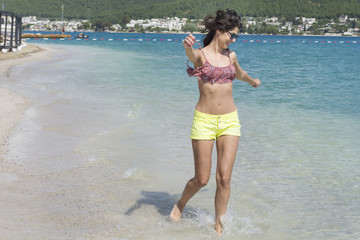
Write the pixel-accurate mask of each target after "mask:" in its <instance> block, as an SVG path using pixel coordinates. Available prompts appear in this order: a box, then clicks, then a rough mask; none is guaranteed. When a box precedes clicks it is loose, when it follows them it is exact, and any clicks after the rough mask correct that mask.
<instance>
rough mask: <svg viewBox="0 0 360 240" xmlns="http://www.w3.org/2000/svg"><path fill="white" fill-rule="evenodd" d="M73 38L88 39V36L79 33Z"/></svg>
mask: <svg viewBox="0 0 360 240" xmlns="http://www.w3.org/2000/svg"><path fill="white" fill-rule="evenodd" d="M75 37H76V38H89V36H88V35H85V34H83V33H80V34H79V35H76V36H75Z"/></svg>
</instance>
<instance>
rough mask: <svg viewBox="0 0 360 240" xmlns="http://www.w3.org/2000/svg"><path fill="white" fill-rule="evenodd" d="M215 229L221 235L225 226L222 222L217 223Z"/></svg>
mask: <svg viewBox="0 0 360 240" xmlns="http://www.w3.org/2000/svg"><path fill="white" fill-rule="evenodd" d="M214 229H215V231H216V234H217V235H218V236H220V237H221V236H222V231H223V226H222V224H221V222H218V223H215V226H214Z"/></svg>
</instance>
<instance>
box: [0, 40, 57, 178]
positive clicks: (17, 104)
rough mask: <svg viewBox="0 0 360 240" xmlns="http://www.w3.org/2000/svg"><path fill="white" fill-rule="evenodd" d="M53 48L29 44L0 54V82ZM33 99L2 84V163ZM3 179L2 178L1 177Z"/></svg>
mask: <svg viewBox="0 0 360 240" xmlns="http://www.w3.org/2000/svg"><path fill="white" fill-rule="evenodd" d="M53 52H54V51H53V49H51V48H48V47H39V46H36V45H33V44H27V46H26V47H24V48H23V49H22V51H20V52H15V53H14V52H8V53H6V54H0V64H1V69H0V84H1V82H3V81H6V79H7V78H8V77H10V74H11V68H13V67H15V66H18V65H22V64H25V63H29V62H32V61H37V60H42V59H46V58H48V57H50V56H51V55H52V53H53ZM30 105H31V101H30V100H29V99H27V98H25V97H24V96H22V95H20V94H18V93H17V92H16V91H13V90H10V89H8V88H6V87H2V86H0V129H1V131H0V164H3V160H4V156H5V155H6V154H7V153H8V152H7V147H8V142H9V139H10V137H11V136H12V134H13V133H14V130H15V129H16V127H17V126H18V124H19V122H20V121H21V119H22V117H23V115H24V113H25V111H26V109H27V108H28V107H29V106H30ZM0 180H1V179H0ZM0 183H1V182H0Z"/></svg>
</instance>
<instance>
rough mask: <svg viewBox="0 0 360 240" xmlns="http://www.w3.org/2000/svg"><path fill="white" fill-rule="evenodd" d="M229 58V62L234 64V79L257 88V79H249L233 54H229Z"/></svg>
mask: <svg viewBox="0 0 360 240" xmlns="http://www.w3.org/2000/svg"><path fill="white" fill-rule="evenodd" d="M230 58H231V61H232V62H233V63H234V66H235V77H236V78H237V79H239V80H241V81H244V82H247V83H249V84H250V85H251V86H253V87H254V88H257V87H258V86H260V84H261V82H260V80H259V79H257V78H256V79H254V78H252V77H250V76H249V74H248V73H247V72H246V71H245V70H243V69H242V68H241V67H240V65H239V62H238V60H237V57H236V53H235V52H232V53H231V54H230Z"/></svg>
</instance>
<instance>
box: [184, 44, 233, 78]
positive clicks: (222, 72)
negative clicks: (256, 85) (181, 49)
mask: <svg viewBox="0 0 360 240" xmlns="http://www.w3.org/2000/svg"><path fill="white" fill-rule="evenodd" d="M196 43H197V42H196ZM198 44H199V43H198ZM199 45H200V44H199ZM199 49H200V50H201V52H202V53H203V55H204V57H205V64H204V65H202V66H201V67H199V68H196V69H193V68H191V67H189V60H188V61H187V66H188V69H187V70H186V71H187V73H188V74H189V76H190V77H197V78H198V79H201V80H202V81H203V82H205V83H210V84H214V83H219V84H224V83H231V82H232V81H234V79H235V66H234V64H232V62H231V59H230V50H229V49H228V56H229V59H230V65H228V66H226V67H216V66H213V65H211V64H210V63H209V62H208V60H207V59H206V56H205V54H204V52H203V50H202V49H201V46H200V48H199Z"/></svg>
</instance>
